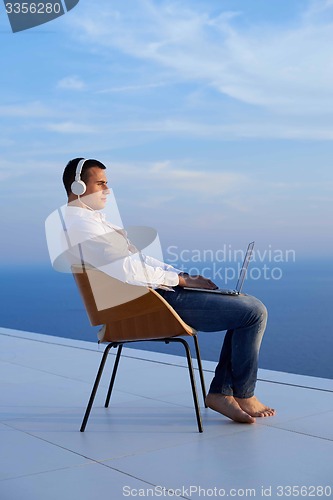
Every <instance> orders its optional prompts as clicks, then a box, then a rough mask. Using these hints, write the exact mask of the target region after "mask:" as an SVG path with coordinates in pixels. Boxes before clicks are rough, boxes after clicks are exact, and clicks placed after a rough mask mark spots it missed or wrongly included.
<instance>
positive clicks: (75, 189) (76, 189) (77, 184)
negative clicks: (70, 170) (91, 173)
mask: <svg viewBox="0 0 333 500" xmlns="http://www.w3.org/2000/svg"><path fill="white" fill-rule="evenodd" d="M86 161H88V160H86V159H85V158H83V160H80V161H79V163H78V164H77V167H76V173H75V181H74V182H72V185H71V191H72V193H73V194H75V195H76V196H82V195H83V194H84V193H85V192H86V189H87V186H86V185H85V183H84V182H83V181H82V180H81V172H82V168H83V165H84V163H85V162H86Z"/></svg>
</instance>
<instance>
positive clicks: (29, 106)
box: [0, 101, 52, 118]
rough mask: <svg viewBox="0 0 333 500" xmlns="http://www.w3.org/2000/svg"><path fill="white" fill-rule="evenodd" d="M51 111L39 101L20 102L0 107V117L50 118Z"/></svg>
mask: <svg viewBox="0 0 333 500" xmlns="http://www.w3.org/2000/svg"><path fill="white" fill-rule="evenodd" d="M51 114H52V111H51V110H50V109H49V108H48V107H47V106H45V105H44V104H42V103H41V102H39V101H33V102H20V103H15V104H8V105H5V106H0V116H6V117H15V118H40V117H45V116H50V115H51Z"/></svg>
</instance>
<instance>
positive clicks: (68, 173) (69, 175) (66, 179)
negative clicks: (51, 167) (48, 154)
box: [62, 158, 106, 196]
mask: <svg viewBox="0 0 333 500" xmlns="http://www.w3.org/2000/svg"><path fill="white" fill-rule="evenodd" d="M80 160H83V158H74V159H73V160H70V161H69V162H68V163H67V165H66V168H65V170H64V173H63V176H62V182H63V183H64V186H65V189H66V193H67V195H68V196H69V195H70V194H71V192H72V191H71V185H72V183H73V182H74V180H75V174H76V169H77V166H78V163H79V161H80ZM91 167H98V168H101V169H103V170H105V169H106V166H105V165H103V163H101V162H100V161H98V160H93V159H89V160H87V161H85V162H84V165H83V168H82V171H81V180H82V181H83V182H84V183H87V181H88V178H89V169H90V168H91Z"/></svg>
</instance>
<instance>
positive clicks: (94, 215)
mask: <svg viewBox="0 0 333 500" xmlns="http://www.w3.org/2000/svg"><path fill="white" fill-rule="evenodd" d="M63 215H64V222H65V226H66V233H67V234H66V239H67V241H68V244H69V252H68V254H69V258H70V260H71V264H80V263H82V262H83V263H84V264H90V265H92V266H93V267H95V268H98V269H100V270H101V271H103V272H105V273H107V274H109V275H110V276H113V277H114V278H117V279H119V280H121V281H123V282H126V283H129V284H132V285H145V286H150V287H152V288H167V289H169V288H168V287H173V286H176V285H178V283H179V277H178V274H179V273H180V272H181V271H180V270H179V269H176V268H174V267H173V266H171V265H169V264H166V263H164V262H161V261H160V260H158V259H155V258H154V257H149V256H146V255H143V254H142V253H141V252H140V251H138V250H137V249H136V248H135V246H134V245H132V244H131V242H130V241H129V240H128V238H127V233H126V231H125V230H124V229H122V228H121V227H119V226H116V225H114V224H111V223H109V222H107V221H106V219H105V214H103V213H101V212H97V211H94V210H89V209H87V208H80V207H74V206H67V207H66V210H65V211H64V212H63Z"/></svg>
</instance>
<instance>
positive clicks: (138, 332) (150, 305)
mask: <svg viewBox="0 0 333 500" xmlns="http://www.w3.org/2000/svg"><path fill="white" fill-rule="evenodd" d="M72 272H73V275H74V278H75V281H76V284H77V286H78V288H79V291H80V294H81V297H82V300H83V303H84V305H85V308H86V311H87V314H88V317H89V319H90V323H91V324H92V325H94V326H95V325H105V327H104V329H103V330H102V338H100V340H101V341H102V342H118V341H128V340H145V339H152V338H155V339H156V338H165V337H175V336H179V335H193V334H194V333H195V330H194V329H193V328H192V327H190V326H189V325H187V324H186V323H185V322H184V321H183V320H182V319H181V317H180V316H179V315H178V314H177V313H176V311H175V310H174V309H173V308H172V307H171V306H170V304H169V303H168V302H167V301H166V300H165V299H164V298H163V297H162V296H161V295H160V294H159V293H157V292H156V291H155V290H153V289H151V288H148V287H145V286H136V285H129V284H128V283H123V282H121V281H119V280H117V279H115V278H113V277H111V276H109V275H107V274H106V273H103V272H102V271H100V270H98V269H94V268H85V269H83V268H82V267H81V266H72Z"/></svg>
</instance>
